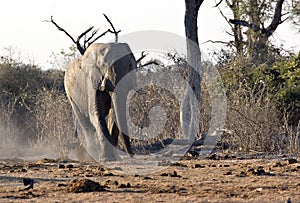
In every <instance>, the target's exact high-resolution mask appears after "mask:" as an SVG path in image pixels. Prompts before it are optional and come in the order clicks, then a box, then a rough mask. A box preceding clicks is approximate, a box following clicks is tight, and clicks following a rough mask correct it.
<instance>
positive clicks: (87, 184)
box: [66, 179, 106, 193]
mask: <svg viewBox="0 0 300 203" xmlns="http://www.w3.org/2000/svg"><path fill="white" fill-rule="evenodd" d="M66 189H67V191H68V192H73V193H80V192H101V191H106V189H105V186H101V185H100V184H99V183H97V182H94V181H92V180H89V179H80V180H78V179H75V180H72V181H71V182H70V183H69V184H68V186H67V188H66Z"/></svg>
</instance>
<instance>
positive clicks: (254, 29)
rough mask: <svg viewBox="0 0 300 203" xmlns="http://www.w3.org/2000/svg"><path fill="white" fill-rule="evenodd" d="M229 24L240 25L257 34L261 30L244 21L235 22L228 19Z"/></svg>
mask: <svg viewBox="0 0 300 203" xmlns="http://www.w3.org/2000/svg"><path fill="white" fill-rule="evenodd" d="M229 22H230V23H232V24H234V25H241V26H245V27H248V28H249V29H251V30H253V31H254V32H258V31H260V30H261V29H260V28H259V26H257V25H255V24H252V23H248V22H247V21H245V20H236V19H229Z"/></svg>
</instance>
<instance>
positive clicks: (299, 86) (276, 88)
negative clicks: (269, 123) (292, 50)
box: [252, 53, 300, 122]
mask: <svg viewBox="0 0 300 203" xmlns="http://www.w3.org/2000/svg"><path fill="white" fill-rule="evenodd" d="M252 81H253V82H257V81H260V82H262V83H264V84H265V86H266V87H267V89H268V92H269V93H271V94H272V95H273V96H274V102H275V104H276V105H277V106H278V108H279V109H280V110H281V111H288V112H290V113H292V117H293V118H292V119H295V122H297V119H298V120H299V119H300V117H299V114H300V53H299V54H298V55H292V56H291V57H287V58H283V59H282V60H280V61H278V62H276V63H275V64H274V65H273V66H271V67H268V66H266V65H260V66H259V67H257V68H256V69H255V70H254V71H253V77H252ZM297 115H298V116H297Z"/></svg>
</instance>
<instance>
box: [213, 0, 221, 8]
mask: <svg viewBox="0 0 300 203" xmlns="http://www.w3.org/2000/svg"><path fill="white" fill-rule="evenodd" d="M222 1H223V0H220V1H219V2H218V3H217V4H216V5H215V6H214V7H218V6H220V4H221V3H222Z"/></svg>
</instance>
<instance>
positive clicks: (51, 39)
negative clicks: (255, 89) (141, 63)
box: [0, 0, 300, 67]
mask: <svg viewBox="0 0 300 203" xmlns="http://www.w3.org/2000/svg"><path fill="white" fill-rule="evenodd" d="M1 4H2V5H1V12H0V21H1V27H2V28H1V34H0V55H1V54H2V50H3V48H5V47H9V46H13V47H16V48H17V49H18V50H19V51H20V52H21V53H22V58H23V59H24V60H25V61H26V60H28V59H30V60H31V61H32V60H34V61H35V63H36V64H37V65H39V66H41V67H50V65H49V63H48V62H47V61H49V60H50V55H51V53H52V52H55V53H59V51H60V50H61V49H67V48H68V47H69V46H70V45H71V44H72V41H71V40H70V39H69V38H68V37H67V36H66V35H64V34H63V33H62V32H60V31H58V30H57V29H56V28H55V27H54V26H53V25H52V24H51V23H46V22H43V21H44V20H50V17H51V16H53V17H54V20H55V21H56V22H57V23H58V24H59V25H61V26H62V27H63V28H65V29H66V30H67V31H68V32H69V33H70V34H71V35H72V36H73V37H74V38H77V36H78V35H79V34H81V33H82V32H83V31H84V30H86V29H87V28H89V27H90V26H92V25H93V26H95V28H100V33H101V30H103V31H104V30H105V29H107V28H109V24H108V23H107V22H106V20H105V18H104V17H103V15H102V14H103V13H105V14H106V15H108V17H109V18H110V19H111V21H112V22H113V24H114V26H115V27H116V29H121V30H122V32H121V34H126V33H130V32H134V31H141V30H162V31H168V32H172V33H175V34H178V35H181V36H184V23H183V22H184V9H185V5H184V1H183V0H151V1H146V0H126V1H122V0H85V1H78V0H72V1H71V0H26V1H25V0H9V1H2V2H1ZM214 4H215V2H214V1H211V0H210V1H204V3H203V5H202V6H201V8H200V12H199V18H198V22H199V23H198V26H199V40H200V44H201V43H203V42H205V41H207V40H220V41H228V40H229V39H230V36H229V35H228V34H227V33H226V30H228V31H229V27H228V25H227V24H226V22H225V20H224V19H223V17H222V16H221V15H220V14H219V11H218V9H217V8H213V6H214ZM225 14H226V12H225ZM112 38H113V36H112V35H111V36H110V38H108V37H106V38H103V39H100V40H99V41H100V42H105V41H107V40H109V39H112ZM145 40H146V39H145ZM273 41H275V42H276V44H283V45H284V47H285V48H287V49H293V50H295V51H299V50H300V34H299V33H298V34H297V32H296V30H293V29H291V27H290V25H289V24H288V23H284V24H283V25H280V26H279V28H278V31H277V32H276V33H275V35H274V37H273ZM214 46H217V45H215V44H211V43H206V44H204V45H202V46H201V49H202V50H204V51H207V50H208V49H209V50H212V49H213V47H214Z"/></svg>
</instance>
